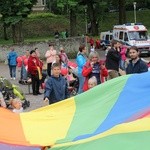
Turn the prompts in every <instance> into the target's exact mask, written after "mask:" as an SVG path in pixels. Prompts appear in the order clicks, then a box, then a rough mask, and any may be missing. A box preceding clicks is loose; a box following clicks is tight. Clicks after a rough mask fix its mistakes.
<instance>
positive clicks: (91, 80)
mask: <svg viewBox="0 0 150 150" xmlns="http://www.w3.org/2000/svg"><path fill="white" fill-rule="evenodd" d="M96 85H97V79H96V77H95V76H93V77H91V78H89V80H88V89H91V88H93V87H94V86H96Z"/></svg>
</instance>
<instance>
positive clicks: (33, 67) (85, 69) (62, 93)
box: [0, 40, 148, 113]
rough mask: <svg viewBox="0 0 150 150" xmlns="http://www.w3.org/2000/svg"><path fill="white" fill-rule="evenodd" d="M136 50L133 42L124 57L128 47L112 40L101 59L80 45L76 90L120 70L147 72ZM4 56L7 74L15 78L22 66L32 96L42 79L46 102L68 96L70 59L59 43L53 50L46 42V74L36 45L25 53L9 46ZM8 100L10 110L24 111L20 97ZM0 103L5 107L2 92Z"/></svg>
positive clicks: (94, 52) (77, 57)
mask: <svg viewBox="0 0 150 150" xmlns="http://www.w3.org/2000/svg"><path fill="white" fill-rule="evenodd" d="M139 54H140V53H139V50H138V48H137V47H135V46H132V47H130V48H129V50H128V57H129V58H127V47H125V46H124V45H123V43H122V42H120V41H116V40H112V41H111V46H110V47H108V48H107V53H106V59H105V60H100V56H99V53H98V52H97V51H95V50H93V51H91V52H90V53H89V55H88V54H87V48H86V46H85V45H80V46H79V51H78V53H77V56H76V65H77V78H78V81H79V85H78V89H77V93H76V94H81V93H83V92H85V91H87V90H90V89H91V88H93V87H95V86H97V85H99V84H102V83H104V82H106V81H107V80H111V79H113V78H116V77H118V76H120V73H119V70H122V71H124V72H125V74H133V73H143V72H147V71H148V65H147V64H146V63H145V62H144V61H143V60H142V59H141V58H140V57H139ZM7 59H8V66H9V70H10V78H11V79H13V80H15V79H16V67H19V68H21V74H20V80H25V79H27V83H28V82H31V85H32V93H33V95H34V96H37V95H40V94H42V93H41V92H40V86H41V84H42V83H44V94H43V95H44V96H43V99H44V102H46V101H48V102H49V104H53V103H56V102H59V101H61V100H64V99H66V98H69V97H70V94H69V81H68V79H69V78H70V74H71V72H69V69H70V66H69V59H68V56H67V54H66V52H65V49H64V48H63V47H62V46H61V47H60V49H59V50H55V47H54V45H53V44H49V49H48V50H47V51H46V52H45V59H46V64H47V67H46V68H47V70H46V73H45V74H46V75H45V74H43V65H44V64H43V63H44V62H43V61H42V60H41V59H40V51H39V50H38V48H35V49H34V50H31V51H29V50H26V51H25V55H23V56H18V54H17V52H15V50H14V48H13V47H12V48H11V51H10V52H9V53H8V56H7ZM44 75H45V76H44ZM43 76H44V79H43ZM72 78H73V76H72ZM41 81H42V82H41ZM10 103H11V105H12V108H13V112H17V113H20V112H22V111H23V110H22V105H21V103H20V100H18V99H13V100H11V101H10ZM0 105H1V106H2V107H7V106H6V104H5V101H4V98H3V95H2V93H1V92H0Z"/></svg>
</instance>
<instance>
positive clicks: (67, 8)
mask: <svg viewBox="0 0 150 150" xmlns="http://www.w3.org/2000/svg"><path fill="white" fill-rule="evenodd" d="M77 5H78V3H77V1H76V0H57V6H58V7H59V8H61V9H62V11H63V12H64V13H65V14H68V13H69V18H70V35H71V36H76V34H77V32H76V13H77Z"/></svg>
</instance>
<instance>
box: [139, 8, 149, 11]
mask: <svg viewBox="0 0 150 150" xmlns="http://www.w3.org/2000/svg"><path fill="white" fill-rule="evenodd" d="M142 10H149V9H148V8H139V9H138V11H142Z"/></svg>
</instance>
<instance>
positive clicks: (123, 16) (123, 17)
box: [119, 0, 126, 24]
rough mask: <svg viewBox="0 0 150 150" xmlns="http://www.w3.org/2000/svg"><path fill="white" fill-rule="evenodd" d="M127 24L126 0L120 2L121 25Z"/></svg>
mask: <svg viewBox="0 0 150 150" xmlns="http://www.w3.org/2000/svg"><path fill="white" fill-rule="evenodd" d="M123 23H126V10H125V0H119V24H123Z"/></svg>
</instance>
